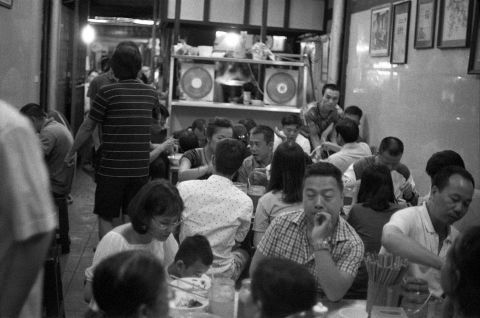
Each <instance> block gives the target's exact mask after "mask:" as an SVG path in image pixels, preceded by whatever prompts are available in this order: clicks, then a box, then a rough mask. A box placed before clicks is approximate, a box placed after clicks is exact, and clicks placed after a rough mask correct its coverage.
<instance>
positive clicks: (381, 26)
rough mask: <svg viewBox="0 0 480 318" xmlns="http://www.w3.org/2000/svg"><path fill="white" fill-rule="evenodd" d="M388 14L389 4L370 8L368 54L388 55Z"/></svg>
mask: <svg viewBox="0 0 480 318" xmlns="http://www.w3.org/2000/svg"><path fill="white" fill-rule="evenodd" d="M390 15H391V6H390V4H389V5H386V6H381V7H376V8H373V9H372V17H371V23H370V55H371V56H388V55H389V49H390V32H391V31H390Z"/></svg>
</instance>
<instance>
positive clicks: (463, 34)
mask: <svg viewBox="0 0 480 318" xmlns="http://www.w3.org/2000/svg"><path fill="white" fill-rule="evenodd" d="M472 5H473V0H440V15H439V24H438V41H437V46H438V47H439V48H452V47H468V44H469V40H470V24H471V23H470V22H471V19H472V12H471V11H472Z"/></svg>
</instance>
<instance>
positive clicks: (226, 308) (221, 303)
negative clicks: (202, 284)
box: [209, 277, 235, 318]
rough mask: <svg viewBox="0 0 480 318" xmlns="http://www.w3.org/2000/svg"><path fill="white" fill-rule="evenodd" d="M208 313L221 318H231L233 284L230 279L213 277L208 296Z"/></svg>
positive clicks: (233, 298)
mask: <svg viewBox="0 0 480 318" xmlns="http://www.w3.org/2000/svg"><path fill="white" fill-rule="evenodd" d="M209 302H210V312H211V313H212V314H214V315H218V316H220V317H223V318H233V313H234V307H235V282H234V281H233V280H232V279H230V278H224V277H215V278H214V279H213V281H212V287H211V288H210V294H209Z"/></svg>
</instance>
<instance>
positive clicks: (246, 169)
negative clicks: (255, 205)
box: [237, 155, 271, 183]
mask: <svg viewBox="0 0 480 318" xmlns="http://www.w3.org/2000/svg"><path fill="white" fill-rule="evenodd" d="M270 161H271V160H270ZM269 164H270V162H268V163H267V164H263V163H261V162H260V161H257V160H256V159H255V157H254V156H253V155H250V156H248V157H247V158H245V160H243V163H242V166H241V167H240V169H238V180H237V181H238V182H241V183H248V176H249V175H250V173H251V172H252V171H253V170H255V169H257V168H266V167H267V166H268V165H269Z"/></svg>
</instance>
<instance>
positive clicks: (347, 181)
mask: <svg viewBox="0 0 480 318" xmlns="http://www.w3.org/2000/svg"><path fill="white" fill-rule="evenodd" d="M374 164H375V156H370V157H364V158H361V159H359V160H357V161H356V162H354V163H352V164H351V165H350V166H349V167H348V168H347V170H345V172H344V173H343V176H342V180H343V186H344V190H343V193H344V195H345V197H346V198H351V200H352V203H351V205H345V206H344V211H345V212H346V213H347V214H348V213H349V212H350V209H351V208H352V205H353V204H355V203H357V196H358V190H359V189H360V181H361V179H362V175H363V172H364V171H365V169H366V168H367V167H369V166H372V165H374ZM390 174H391V175H392V181H393V192H394V195H395V198H396V199H397V201H398V202H405V199H404V198H403V191H402V189H403V187H404V186H405V184H407V183H409V184H410V185H411V187H412V190H413V191H414V192H415V181H413V177H412V174H411V173H410V170H409V169H408V167H407V166H405V165H404V164H399V167H398V168H397V169H396V170H392V171H390Z"/></svg>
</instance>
